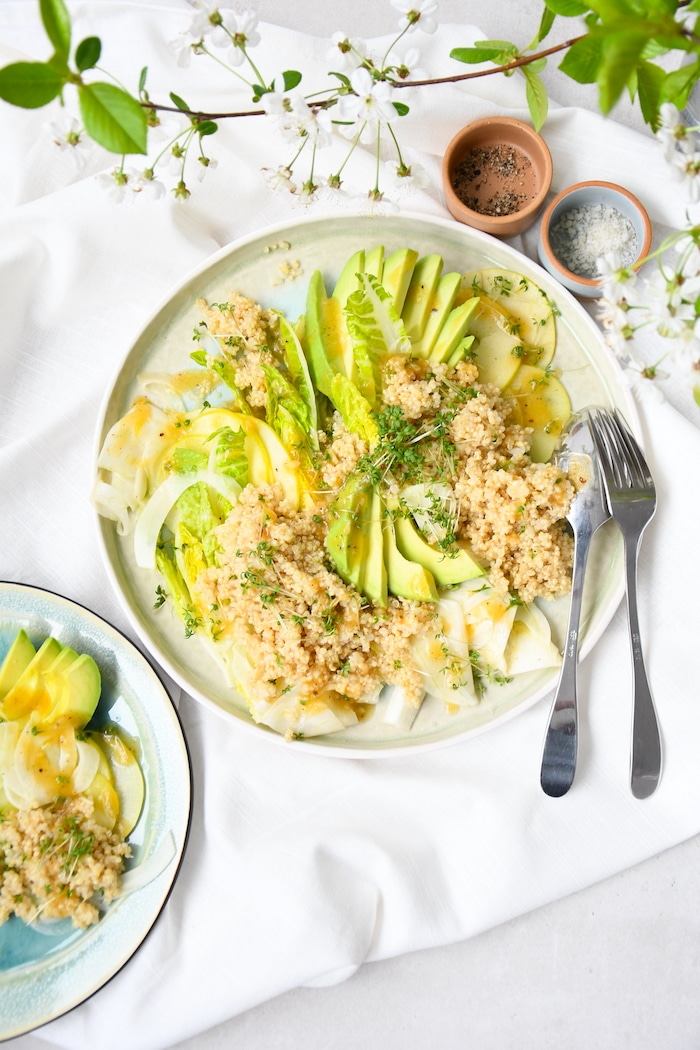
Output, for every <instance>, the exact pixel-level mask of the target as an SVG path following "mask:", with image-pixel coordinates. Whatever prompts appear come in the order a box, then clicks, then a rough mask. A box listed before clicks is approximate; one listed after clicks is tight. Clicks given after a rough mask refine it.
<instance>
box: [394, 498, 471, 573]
mask: <svg viewBox="0 0 700 1050" xmlns="http://www.w3.org/2000/svg"><path fill="white" fill-rule="evenodd" d="M394 525H395V528H396V545H397V547H398V549H399V551H400V552H401V553H402V554H403V556H404V558H408V560H409V561H416V562H418V564H419V565H422V566H423V567H424V568H426V569H428V570H429V571H430V572H431V573H432V574H433V576H434V578H435V583H436V584H437V586H438V587H449V586H451V585H453V584H455V583H463V582H464V581H465V580H472V579H474V578H475V577H477V576H483V575H484V570H483V569H482V567H481V566H480V565H479V563H478V562H477V561H476V560H475V559H474V558H473V557H472V556H471V554H470V553H469V551H467V550H466V549H465V548H464V547H457V548H456V552H455V553H453V554H447V553H445V552H443V551H440V550H437V549H436V548H435V547H431V546H430V544H429V543H428V542H427V541H426V540H425V539H424V538H423V537H422V536H421V534H420V532H419V531H418V529H417V528H416V526H415V525H414V524H413V521H412V520H411V519H410V518H404V517H400V516H399V517H397V518H396V520H395V523H394Z"/></svg>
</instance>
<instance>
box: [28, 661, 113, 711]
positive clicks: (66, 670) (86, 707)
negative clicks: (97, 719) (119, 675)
mask: <svg viewBox="0 0 700 1050" xmlns="http://www.w3.org/2000/svg"><path fill="white" fill-rule="evenodd" d="M43 679H44V683H45V687H46V691H47V693H48V695H49V697H50V698H51V700H52V705H51V707H50V709H49V712H48V714H46V715H44V716H43V717H42V718H41V720H40V721H39V722H38V723H37V724H38V725H42V726H49V725H54V724H55V723H56V722H58V721H60V722H61V723H62V724H66V725H72V726H76V727H80V726H84V725H87V723H88V722H89V721H90V719H91V718H92V716H93V715H94V713H95V708H96V707H97V704H98V702H99V699H100V692H101V690H102V678H101V675H100V669H99V667H98V666H97V664H96V663H95V661H94V660H93V658H92V657H91V656H90V655H89V654H88V653H82V654H81V655H80V656H78V657H77V659H75V660H71V661H70V662H69V663H68V664H65V665H62V666H59V667H58V668H57V669H54V668H53V667H49V668H47V670H46V671H45V672H44V674H43Z"/></svg>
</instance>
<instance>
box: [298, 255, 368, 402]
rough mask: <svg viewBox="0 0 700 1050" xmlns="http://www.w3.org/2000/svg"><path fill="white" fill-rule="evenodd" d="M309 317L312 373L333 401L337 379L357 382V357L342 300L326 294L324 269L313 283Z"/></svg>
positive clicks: (307, 335)
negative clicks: (343, 378)
mask: <svg viewBox="0 0 700 1050" xmlns="http://www.w3.org/2000/svg"><path fill="white" fill-rule="evenodd" d="M305 317H306V319H305V324H304V343H305V346H306V348H307V349H308V362H309V370H310V372H311V376H312V378H313V381H314V383H315V384H316V388H317V390H320V391H321V393H322V394H325V395H326V397H330V398H331V400H332V399H333V397H332V392H331V390H332V384H333V377H334V376H336V375H338V374H340V375H344V376H345V377H346V378H348V379H350V380H352V381H353V382H354V380H355V372H356V369H355V358H354V355H353V352H352V340H351V339H350V335H349V333H348V330H347V326H346V324H345V314H344V312H343V307H342V305H341V302H340V300H339V299H336V298H335V297H334V296H330V297H329V296H327V295H326V287H325V284H324V283H323V277H322V275H321V271H320V270H315V271H314V273H313V274H312V275H311V280H310V281H309V288H308V291H307V295H306V315H305Z"/></svg>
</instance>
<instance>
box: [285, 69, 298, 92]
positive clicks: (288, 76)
mask: <svg viewBox="0 0 700 1050" xmlns="http://www.w3.org/2000/svg"><path fill="white" fill-rule="evenodd" d="M282 76H283V78H284V90H285V91H291V90H292V88H295V87H296V86H297V84H300V83H301V73H299V72H298V71H297V70H296V69H285V71H284V73H283V74H282Z"/></svg>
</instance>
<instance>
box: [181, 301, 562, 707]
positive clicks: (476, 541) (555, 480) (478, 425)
mask: <svg viewBox="0 0 700 1050" xmlns="http://www.w3.org/2000/svg"><path fill="white" fill-rule="evenodd" d="M202 307H203V310H204V313H205V316H206V318H207V321H206V324H207V327H208V329H209V331H210V332H211V333H212V334H214V335H216V336H217V337H219V338H220V339H221V340H222V341H223V342H224V344H225V346H226V345H228V346H229V347H230V348H232V349H230V350H229V351H226V349H225V346H224V352H225V353H226V354H227V357H229V358H230V360H231V361H232V363H233V364H234V365H235V368H236V381H237V383H238V384H239V385H240V387H241V389H243V390H244V391H245V394H246V398H247V400H248V402H249V404H250V406H251V407H252V408H253V409H257V408H260V409H263V408H265V406H266V404H267V400H266V388H265V376H264V371H263V368H262V365H263V364H264V363H265V361H266V360H267V359H268V357H267V355H269V354H270V353H271V350H270V347H271V344H272V343H273V342H274V338H275V327H274V326H275V319H274V315H272V314H270V313H269V312H266V311H264V310H263V309H262V308H261V307H260V306H258V305H257V304H255V303H253V302H251V301H250V300H247V299H245V298H244V297H243V296H239V295H234V296H232V297H231V300H230V302H229V304H228V306H227V305H225V304H224V305H223V306H217V307H208V306H206V304H202ZM227 341H228V342H227ZM382 386H383V390H382V403H381V404H380V405H378V406H377V409H376V413H375V414H376V416H377V419H378V425H379V432H380V439H379V444H378V446H377V448H374V449H371V448H370V447H369V446H368V443H367V441H365V440H363V439H362V438H361V437H359V436H358V435H357V434H354V433H352V432H350V431H349V430H348V429H347V427H346V426H345V425H344V423H343V421H342V420H341V418H340V415H339V414H338V413H337V412H335V413H332V414H331V416H330V417H329V420H328V422H327V424H326V426H325V430H323V431H321V433H320V434H319V438H320V452H319V454H318V456H317V462H316V464H315V468H314V471H315V473H314V476H313V477H312V478H310V479H307V480H309V489H310V490H312V491H313V501H309V505H308V506H302V508H301V509H295V508H294V507H292V506H291V505H289V504H288V503H287V502H286V501H285V498H284V494H283V492H282V490H281V489H280V488H278V487H275V486H269V485H268V486H263V487H257V488H256V487H254V486H252V485H248V486H247V487H246V488H245V489H244V490H243V493H242V495H241V498H240V502H239V503H238V504H237V505H236V506H234V507H233V509H232V510H231V512H230V514H229V516H228V518H227V520H226V521H225V522H224V523H223V524H222V525H221V526H220V527H219V528H218V529H217V530H215V531H216V538H217V540H218V543H219V545H220V549H219V552H218V558H217V565H216V567H214V568H208V569H206V570H204V571H203V572H202V573H201V574H200V576H199V578H198V581H197V586H196V589H197V594H198V598H199V600H200V601H201V604H202V607H203V608H207V609H210V610H212V616H213V618H214V619H215V620H216V622H217V623H218V625H219V626H218V628H217V629H218V631H219V632H220V636H221V637H222V638H226V637H228V638H231V639H233V640H235V641H236V642H237V643H239V644H240V643H241V642H242V643H243V649H244V651H245V654H246V658H247V662H248V664H249V665H250V667H251V668H252V670H253V675H252V678H251V677H250V676H248V679H247V681H246V687H245V691H246V692H247V694H248V696H247V698H248V701H249V703H251V704H252V705H255V704H256V703H260V702H266V701H268V702H271V701H273V700H274V699H275V698H276V697H278V696H280V695H282V694H284V693H285V692H287V691H290V692H291V691H294V694H295V695H297V696H298V695H299V694H302V695H305V696H308V697H316V696H321V695H323V694H324V693H329V692H330V693H332V694H333V695H334V696H335V697H339V698H346V699H347V700H348V701H349V702H353V703H357V702H359V703H362V702H363V701H368V700H370V701H371V698H372V697H373V696H376V693H377V691H378V689H379V688H380V687H381V685H382V684H383V683H395V684H398V685H400V686H402V687H403V688H404V689H405V690H406V693H407V697H408V700H409V702H413V703H415V704H416V705H418V704H419V703H420V699H421V696H422V692H423V686H422V682H421V675H420V674H419V672H418V671H417V670H415V668H414V660H413V659H412V655H411V643H412V641H413V640H414V639H415V638H416V636H418V635H420V634H421V632H423V631H424V630H425V628H426V626H427V625H428V624H429V622H430V620H431V618H432V617H433V616H434V615H435V613H434V606H433V605H432V604H431V603H429V602H425V603H421V602H414V601H408V600H405V599H402V598H394V597H391V596H390V597H389V600H388V605H387V607H386V608H379V607H377V606H375V605H373V604H372V603H371V602H369V601H368V600H367V599H366V598H364V597H363V596H362V595H361V594H360V593H359V592H358V591H357V590H356V589H355V588H354V587H352V586H351V585H349V584H347V583H345V582H344V581H343V580H342V579H341V577H340V576H339V575H338V574H337V572H335V571H334V569H333V566H332V562H331V560H330V557H329V555H328V552H327V550H326V546H325V539H326V535H327V532H328V527H329V524H330V521H331V512H330V509H329V508H330V505H331V503H332V500H333V498H334V496H336V495H337V493H338V492H339V490H340V489H341V488H342V486H343V483H344V481H345V480H346V478H347V477H348V476H349V475H350V474H353V473H356V472H358V471H361V472H362V471H365V472H367V473H368V476H373V475H372V472H374V474H375V475H376V478H375V479H374V480H375V481H376V482H377V483H380V484H381V486H382V489H383V492H384V493H385V494H386V495H389V496H390V497H392V498H399V497H400V494H401V491H402V488H403V487H405V486H406V485H411V484H415V483H416V482H422V481H426V480H431V481H432V482H440V483H441V484H442V485H447V486H449V487H450V489H451V491H452V493H453V494H454V504H455V508H456V510H455V514H454V520H453V521H452V522H451V523H450V528H451V529H452V536H451V542H453V543H460V542H461V543H465V544H466V545H468V547H469V548H470V549H471V551H472V552H473V554H474V555H475V556H476V558H477V559H479V560H480V561H481V562H482V564H483V565H484V566H485V567H486V571H487V574H488V578H489V581H490V583H491V584H492V585H493V586H494V587H495V588H496V589H497V590H498V591H500V592H501V593H502V594H504V595H506V594H507V595H512V596H515V597H517V598H518V599H519V600H520V601H523V602H531V601H532V600H533V599H534V598H536V597H544V598H552V597H555V596H557V595H559V594H562V593H564V592H566V591H567V590H568V589H569V587H570V576H571V565H572V554H573V543H572V540H571V537H570V534H569V533H568V532H567V530H566V527H565V521H564V519H565V515H566V513H567V510H568V506H569V503H570V501H571V499H572V496H573V493H574V488H573V485H572V483H571V481H570V479H569V478H568V477H567V476H566V475H565V474H564V473H562V471H561V470H560V469H558V468H557V467H556V466H553V465H551V464H542V463H533V462H532V461H531V460H530V457H529V446H530V434H531V431H530V430H528V429H527V428H523V427H522V426H520V425H519V424H517V423H516V422H515V420H514V416H513V410H512V405H511V403H510V402H509V401H508V399H506V398H504V397H503V396H502V395H501V392H500V391H499V390H498V388H496V387H493V386H487V385H481V384H480V383H479V376H478V371H477V368H476V366H475V365H474V364H472V363H470V362H469V361H461V362H460V363H459V364H457V365H456V366H454V367H451V366H448V365H447V364H433V363H431V362H429V361H426V360H424V359H416V358H411V357H408V356H406V355H402V354H396V355H392V356H390V357H387V358H386V359H385V360H384V361H383V362H382ZM304 466H305V469H306V468H307V467H308V465H307V464H305V465H304ZM448 554H449V550H448Z"/></svg>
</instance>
